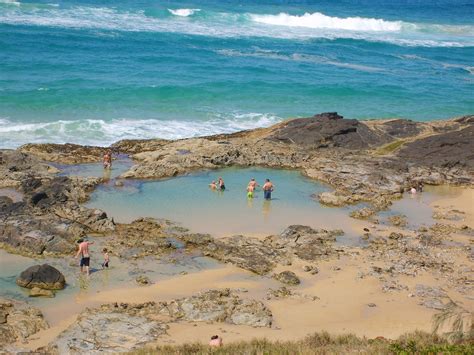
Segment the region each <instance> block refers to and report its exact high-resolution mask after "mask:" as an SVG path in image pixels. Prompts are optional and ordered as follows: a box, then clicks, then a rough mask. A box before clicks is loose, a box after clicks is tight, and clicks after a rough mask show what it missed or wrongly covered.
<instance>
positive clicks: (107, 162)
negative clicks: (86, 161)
mask: <svg viewBox="0 0 474 355" xmlns="http://www.w3.org/2000/svg"><path fill="white" fill-rule="evenodd" d="M103 163H104V169H112V152H111V151H110V150H108V151H107V152H106V153H105V154H104V159H103Z"/></svg>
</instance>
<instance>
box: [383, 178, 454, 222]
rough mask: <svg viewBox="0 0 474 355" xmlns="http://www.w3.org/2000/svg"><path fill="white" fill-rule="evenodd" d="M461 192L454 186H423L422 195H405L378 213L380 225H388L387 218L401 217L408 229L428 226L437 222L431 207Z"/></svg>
mask: <svg viewBox="0 0 474 355" xmlns="http://www.w3.org/2000/svg"><path fill="white" fill-rule="evenodd" d="M460 193H461V190H460V189H459V188H458V187H455V186H429V185H427V186H425V188H424V191H423V192H422V193H418V194H415V195H412V194H409V193H406V194H405V195H404V196H403V198H402V199H400V200H397V201H394V202H393V204H392V206H390V209H389V210H387V211H382V212H380V213H379V216H380V217H381V222H382V224H389V222H388V217H390V216H393V215H403V216H406V217H407V222H408V225H407V227H408V228H409V229H417V228H419V227H421V226H425V227H427V226H430V225H433V224H435V223H437V222H439V221H437V220H435V219H434V218H433V208H432V205H433V204H435V202H436V201H437V200H439V199H441V198H446V197H455V196H457V195H459V194H460Z"/></svg>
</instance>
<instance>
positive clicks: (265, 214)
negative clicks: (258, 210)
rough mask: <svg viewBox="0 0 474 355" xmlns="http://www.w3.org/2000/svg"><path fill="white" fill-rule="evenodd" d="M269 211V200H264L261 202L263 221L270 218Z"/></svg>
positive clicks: (270, 203)
mask: <svg viewBox="0 0 474 355" xmlns="http://www.w3.org/2000/svg"><path fill="white" fill-rule="evenodd" d="M271 209H272V201H271V200H264V201H263V207H262V212H263V219H264V220H265V221H266V220H268V217H270V212H271Z"/></svg>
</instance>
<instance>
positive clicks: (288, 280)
mask: <svg viewBox="0 0 474 355" xmlns="http://www.w3.org/2000/svg"><path fill="white" fill-rule="evenodd" d="M273 278H274V279H276V280H278V281H280V282H282V283H284V284H287V285H291V286H296V285H299V284H300V282H301V281H300V279H299V278H298V276H296V274H295V273H294V272H293V271H283V272H280V273H279V274H275V275H273Z"/></svg>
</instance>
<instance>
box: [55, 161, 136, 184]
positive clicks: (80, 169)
mask: <svg viewBox="0 0 474 355" xmlns="http://www.w3.org/2000/svg"><path fill="white" fill-rule="evenodd" d="M132 165H133V161H132V160H131V159H130V158H128V156H126V155H117V156H115V157H114V161H113V163H112V169H104V167H103V165H102V163H87V164H75V165H65V164H54V166H55V167H56V168H58V169H59V170H60V171H61V172H60V173H59V175H66V176H82V177H102V178H104V180H106V181H107V180H109V179H114V178H116V177H118V176H119V175H121V174H123V173H124V172H126V171H127V170H128V169H130V167H131V166H132Z"/></svg>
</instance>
